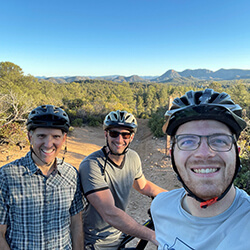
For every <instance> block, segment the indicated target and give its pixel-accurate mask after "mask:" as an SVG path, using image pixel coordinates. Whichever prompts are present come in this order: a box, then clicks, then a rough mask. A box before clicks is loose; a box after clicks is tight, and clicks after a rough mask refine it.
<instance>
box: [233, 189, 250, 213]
mask: <svg viewBox="0 0 250 250" xmlns="http://www.w3.org/2000/svg"><path fill="white" fill-rule="evenodd" d="M236 199H238V202H239V203H241V204H246V205H247V206H248V208H249V210H250V196H249V195H248V194H247V192H245V191H244V190H242V189H239V188H237V187H236Z"/></svg>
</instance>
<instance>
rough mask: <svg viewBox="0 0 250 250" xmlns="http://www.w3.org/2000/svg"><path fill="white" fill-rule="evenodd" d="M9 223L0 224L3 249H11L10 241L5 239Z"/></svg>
mask: <svg viewBox="0 0 250 250" xmlns="http://www.w3.org/2000/svg"><path fill="white" fill-rule="evenodd" d="M6 229H7V225H0V249H1V250H10V247H9V245H8V243H7V242H6V240H5V233H6Z"/></svg>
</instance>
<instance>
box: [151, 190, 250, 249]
mask: <svg viewBox="0 0 250 250" xmlns="http://www.w3.org/2000/svg"><path fill="white" fill-rule="evenodd" d="M185 193H186V192H185V190H184V189H183V188H181V189H176V190H172V191H170V192H165V193H161V194H159V195H157V197H156V198H155V199H154V200H153V202H152V205H151V214H152V217H153V220H154V225H155V233H156V240H157V241H158V242H159V244H160V245H159V247H158V249H161V250H163V249H164V250H168V249H176V250H187V249H197V250H200V249H202V250H203V249H206V250H215V249H217V250H218V249H219V250H225V249H227V250H228V249H234V250H235V249H240V250H245V249H250V240H249V236H250V197H249V195H248V194H247V193H246V192H244V191H243V190H241V189H237V188H236V196H235V199H234V201H233V203H232V205H231V206H230V207H229V208H228V209H227V210H226V211H224V212H223V213H221V214H219V215H217V216H213V217H207V218H204V217H202V218H201V217H196V216H192V215H191V214H189V213H187V212H186V211H185V210H184V209H183V208H182V206H181V200H182V198H183V197H184V195H185ZM222 201H223V200H222Z"/></svg>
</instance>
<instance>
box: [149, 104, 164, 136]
mask: <svg viewBox="0 0 250 250" xmlns="http://www.w3.org/2000/svg"><path fill="white" fill-rule="evenodd" d="M165 112H166V108H165V107H160V108H158V109H157V111H156V112H155V113H153V114H152V118H151V119H149V122H148V126H149V128H150V130H151V131H152V132H153V134H154V136H156V137H162V136H164V133H163V132H162V126H163V124H164V122H165V118H164V114H165Z"/></svg>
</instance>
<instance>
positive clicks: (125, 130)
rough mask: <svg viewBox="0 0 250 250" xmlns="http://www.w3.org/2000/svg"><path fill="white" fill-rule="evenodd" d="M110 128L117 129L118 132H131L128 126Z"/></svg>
mask: <svg viewBox="0 0 250 250" xmlns="http://www.w3.org/2000/svg"><path fill="white" fill-rule="evenodd" d="M109 130H112V131H117V132H128V133H131V131H129V130H128V129H126V128H111V129H109Z"/></svg>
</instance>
